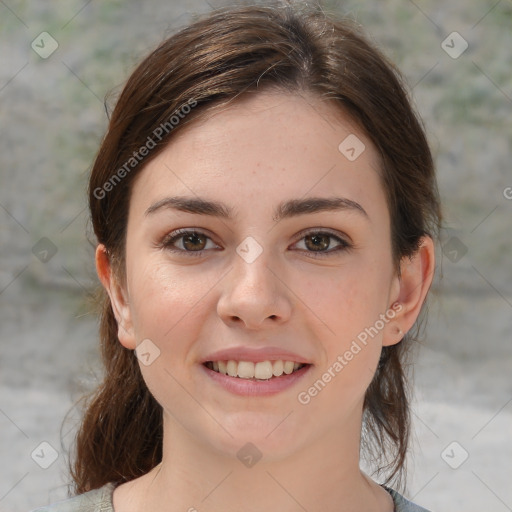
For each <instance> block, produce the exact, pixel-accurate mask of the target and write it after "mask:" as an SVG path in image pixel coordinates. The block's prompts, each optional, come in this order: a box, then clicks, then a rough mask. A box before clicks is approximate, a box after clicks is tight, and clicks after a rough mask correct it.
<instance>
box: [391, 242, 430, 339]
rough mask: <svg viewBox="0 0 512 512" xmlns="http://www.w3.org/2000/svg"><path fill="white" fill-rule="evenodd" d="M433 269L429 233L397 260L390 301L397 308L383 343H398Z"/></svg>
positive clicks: (414, 314) (415, 312)
mask: <svg viewBox="0 0 512 512" xmlns="http://www.w3.org/2000/svg"><path fill="white" fill-rule="evenodd" d="M434 268H435V250H434V242H433V240H432V238H430V237H429V236H424V237H423V238H422V240H421V244H420V246H419V249H418V250H417V251H416V252H415V253H414V254H413V255H412V256H411V257H408V256H406V257H404V258H403V259H402V261H401V262H400V277H397V280H398V286H397V291H396V292H395V294H394V297H393V302H394V303H398V304H400V306H401V307H400V311H398V312H397V313H396V315H395V317H394V319H393V322H390V328H389V329H388V330H387V331H388V332H386V335H385V336H384V339H383V345H385V346H386V345H394V344H396V343H398V342H399V341H400V340H401V339H402V338H403V336H404V333H407V331H409V330H410V329H411V327H412V326H413V325H414V323H415V322H416V319H417V318H418V316H419V314H420V311H421V308H422V306H423V303H424V302H425V298H426V296H427V293H428V290H429V289H430V285H431V284H432V279H433V277H434Z"/></svg>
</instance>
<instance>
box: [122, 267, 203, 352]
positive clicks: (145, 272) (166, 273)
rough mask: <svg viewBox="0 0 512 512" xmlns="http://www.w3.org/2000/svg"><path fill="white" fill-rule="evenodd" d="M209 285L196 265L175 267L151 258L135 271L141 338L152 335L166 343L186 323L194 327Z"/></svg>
mask: <svg viewBox="0 0 512 512" xmlns="http://www.w3.org/2000/svg"><path fill="white" fill-rule="evenodd" d="M207 285H208V283H207V282H206V281H205V280H202V279H200V278H198V275H197V273H196V274H194V271H193V270H192V267H191V268H189V269H176V268H172V269H171V268H170V266H169V265H168V264H166V263H165V262H162V261H159V259H158V258H154V259H153V260H152V259H151V258H148V259H147V260H146V262H145V263H142V265H141V266H140V267H139V268H138V269H137V271H135V270H132V274H131V280H130V281H129V294H130V298H131V301H132V302H131V312H132V318H133V325H134V329H135V332H136V335H137V337H138V339H142V338H150V339H154V340H155V342H158V343H160V344H162V345H166V344H167V340H169V339H176V334H177V333H178V332H180V330H182V329H184V328H185V326H186V328H187V329H193V328H194V325H197V321H194V318H195V317H196V316H197V315H198V314H199V313H200V311H201V308H200V307H199V306H200V305H201V304H200V302H199V301H200V299H201V297H203V296H204V295H205V293H206V290H205V288H207Z"/></svg>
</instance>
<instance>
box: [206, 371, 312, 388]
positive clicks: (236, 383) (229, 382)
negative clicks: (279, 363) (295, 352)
mask: <svg viewBox="0 0 512 512" xmlns="http://www.w3.org/2000/svg"><path fill="white" fill-rule="evenodd" d="M200 366H201V368H202V370H203V371H204V372H206V375H208V377H210V379H212V380H214V381H215V382H218V383H219V384H220V385H221V386H222V387H223V388H224V389H227V390H228V391H230V392H231V393H234V394H235V395H241V396H269V395H275V394H276V393H279V392H280V391H284V390H285V389H288V388H290V387H292V386H293V385H294V384H295V383H296V382H297V381H299V380H300V379H302V378H303V377H304V375H306V374H307V373H308V372H309V370H310V368H311V366H312V365H310V364H308V365H306V366H303V367H302V368H300V369H299V370H296V371H294V372H293V373H290V374H289V375H286V374H283V375H281V376H280V377H273V378H271V379H269V380H252V379H241V378H240V377H230V376H229V375H224V374H222V373H219V372H216V371H214V370H210V369H209V368H207V367H206V366H205V365H204V364H201V365H200Z"/></svg>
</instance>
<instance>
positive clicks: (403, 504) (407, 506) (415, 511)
mask: <svg viewBox="0 0 512 512" xmlns="http://www.w3.org/2000/svg"><path fill="white" fill-rule="evenodd" d="M383 487H384V488H385V489H386V491H388V492H389V494H391V497H392V498H393V502H394V504H395V512H429V511H428V510H427V509H425V508H423V507H420V506H419V505H416V504H415V503H413V502H412V501H409V500H407V499H405V498H404V497H403V496H402V495H401V494H399V493H398V492H396V491H395V490H394V489H390V488H389V487H386V486H383Z"/></svg>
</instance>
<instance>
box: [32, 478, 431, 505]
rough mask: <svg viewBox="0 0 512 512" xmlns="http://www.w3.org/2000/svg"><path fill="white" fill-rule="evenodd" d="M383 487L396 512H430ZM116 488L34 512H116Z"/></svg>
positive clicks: (91, 493)
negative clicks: (114, 497)
mask: <svg viewBox="0 0 512 512" xmlns="http://www.w3.org/2000/svg"><path fill="white" fill-rule="evenodd" d="M383 487H384V489H386V491H388V492H389V494H391V497H392V498H393V502H394V503H395V512H428V510H426V509H424V508H421V507H419V506H418V505H415V504H414V503H412V502H410V501H408V500H406V499H405V498H404V497H403V496H402V495H401V494H399V493H397V492H396V491H395V490H393V489H390V488H389V487H386V486H383ZM114 489H115V485H114V484H112V483H110V484H106V485H104V486H103V487H100V488H99V489H94V490H93V491H89V492H86V493H85V494H80V495H78V496H75V497H74V498H70V499H68V500H63V501H59V502H57V503H54V504H53V505H48V506H47V507H42V508H38V509H36V510H34V511H32V512H114V507H113V505H112V494H113V492H114Z"/></svg>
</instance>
